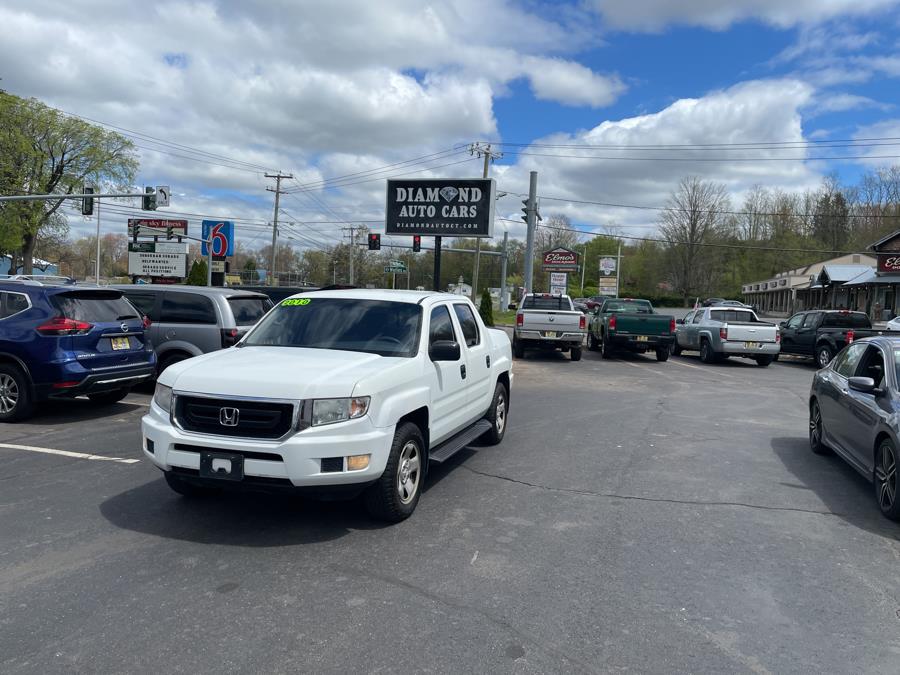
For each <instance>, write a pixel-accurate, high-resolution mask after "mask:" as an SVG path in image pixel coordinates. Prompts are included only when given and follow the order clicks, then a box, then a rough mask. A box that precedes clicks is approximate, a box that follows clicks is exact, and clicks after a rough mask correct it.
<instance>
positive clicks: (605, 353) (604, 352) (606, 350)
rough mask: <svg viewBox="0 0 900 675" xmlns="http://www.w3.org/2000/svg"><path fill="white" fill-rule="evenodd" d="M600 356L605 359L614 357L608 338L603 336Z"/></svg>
mask: <svg viewBox="0 0 900 675" xmlns="http://www.w3.org/2000/svg"><path fill="white" fill-rule="evenodd" d="M600 356H602V357H603V358H604V359H611V358H612V357H613V354H612V348H611V347H610V346H609V343H608V342H607V341H606V336H602V337H601V338H600Z"/></svg>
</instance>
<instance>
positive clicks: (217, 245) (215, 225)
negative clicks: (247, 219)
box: [201, 220, 234, 256]
mask: <svg viewBox="0 0 900 675" xmlns="http://www.w3.org/2000/svg"><path fill="white" fill-rule="evenodd" d="M210 235H212V247H213V250H212V254H213V255H214V256H230V255H234V223H233V222H231V221H230V220H204V221H203V230H202V234H201V237H202V238H203V244H202V246H201V249H202V250H201V255H209V254H208V253H207V250H206V242H207V241H209V238H210Z"/></svg>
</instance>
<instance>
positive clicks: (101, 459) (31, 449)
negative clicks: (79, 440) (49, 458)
mask: <svg viewBox="0 0 900 675" xmlns="http://www.w3.org/2000/svg"><path fill="white" fill-rule="evenodd" d="M0 448H5V449H6V450H25V451H26V452H41V453H44V454H46V455H61V456H62V457H73V458H74V459H93V460H96V461H98V462H118V463H119V464H137V463H138V462H140V461H141V460H139V459H128V458H125V457H105V456H104V455H91V454H88V453H86V452H72V451H71V450H54V449H53V448H39V447H37V446H34V445H16V444H14V443H0Z"/></svg>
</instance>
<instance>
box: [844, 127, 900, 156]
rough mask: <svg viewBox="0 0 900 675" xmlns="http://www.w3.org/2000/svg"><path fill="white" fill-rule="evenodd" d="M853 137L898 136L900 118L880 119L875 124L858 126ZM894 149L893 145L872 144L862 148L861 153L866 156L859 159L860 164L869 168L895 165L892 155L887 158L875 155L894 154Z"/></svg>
mask: <svg viewBox="0 0 900 675" xmlns="http://www.w3.org/2000/svg"><path fill="white" fill-rule="evenodd" d="M853 138H854V139H860V138H900V119H889V120H882V121H881V122H877V123H876V124H869V125H867V126H862V127H859V128H858V129H857V130H856V133H855V134H853ZM895 150H896V148H895V147H894V146H882V147H878V146H874V147H870V148H866V149H862V150H861V152H862V154H863V155H866V156H867V157H866V158H865V159H862V160H860V164H863V165H865V166H868V167H870V168H876V167H888V166H896V165H897V160H896V159H895V158H893V157H892V158H888V159H883V158H880V157H877V155H895V154H896V152H895Z"/></svg>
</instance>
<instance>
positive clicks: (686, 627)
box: [0, 351, 900, 673]
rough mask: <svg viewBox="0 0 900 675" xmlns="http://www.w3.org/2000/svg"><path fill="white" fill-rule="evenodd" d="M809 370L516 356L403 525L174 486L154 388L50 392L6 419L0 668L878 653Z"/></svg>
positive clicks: (576, 662) (520, 668)
mask: <svg viewBox="0 0 900 675" xmlns="http://www.w3.org/2000/svg"><path fill="white" fill-rule="evenodd" d="M812 374H813V369H812V367H811V366H810V365H808V364H806V363H803V362H785V361H782V362H779V363H776V364H773V365H772V366H770V367H769V368H759V367H757V366H756V365H755V364H753V363H752V362H749V361H747V362H744V361H741V360H739V359H731V360H730V361H729V362H726V363H723V364H720V365H715V366H705V365H703V364H701V363H700V362H699V360H698V359H697V358H696V357H695V356H692V355H688V356H685V357H673V358H672V359H670V360H669V361H668V362H667V363H657V362H656V361H655V359H653V358H651V357H644V356H624V357H622V358H620V359H617V360H613V361H602V360H601V359H600V357H599V356H598V355H597V354H594V353H591V352H587V351H586V352H585V354H584V358H583V360H582V361H581V362H579V363H572V362H570V361H569V360H568V359H567V358H566V357H564V356H562V355H559V354H547V355H535V356H529V358H527V359H526V360H524V361H517V362H516V365H515V383H514V387H513V392H512V406H511V412H510V418H509V423H510V427H509V430H508V433H507V436H506V439H505V440H504V442H503V444H502V445H500V446H497V447H493V448H480V449H478V448H475V449H471V450H467V451H464V452H463V453H460V455H457V457H456V458H454V460H452V461H451V462H449V463H448V464H447V465H444V466H442V467H439V468H438V469H436V470H435V471H434V472H433V473H432V476H431V479H430V481H429V484H428V486H427V491H426V492H425V494H424V495H423V498H422V501H421V502H420V504H419V507H418V510H417V511H416V513H415V514H414V515H413V517H412V518H411V519H409V520H407V521H405V522H403V523H401V524H399V525H395V526H382V525H380V524H377V523H374V522H372V521H371V520H369V518H368V517H367V516H366V514H365V512H364V510H363V509H362V508H361V507H360V506H359V505H358V504H356V503H353V502H350V503H320V502H313V501H306V500H302V499H296V498H286V497H267V496H253V495H238V496H222V497H216V498H212V499H209V500H206V501H190V500H185V499H183V498H180V497H178V496H177V495H175V494H174V493H173V492H171V491H170V490H169V489H168V488H167V487H166V485H165V483H164V481H163V480H162V477H161V475H160V473H159V472H158V471H157V470H156V469H155V468H153V467H152V466H150V465H149V463H148V462H146V461H144V460H143V459H142V458H141V455H140V453H139V450H138V449H139V446H140V433H139V424H138V422H139V419H140V417H141V415H142V414H143V413H144V412H145V410H146V408H147V405H148V402H149V397H150V396H149V393H148V392H144V393H141V392H138V393H133V394H131V395H130V396H129V397H128V398H127V399H126V400H125V401H124V402H122V403H119V404H116V405H113V406H110V407H108V408H97V407H95V406H93V405H92V404H90V403H89V402H87V401H86V400H85V401H74V402H60V403H53V404H50V405H47V406H46V407H45V408H44V409H43V411H42V412H41V413H40V414H38V415H37V416H36V417H35V418H34V419H32V420H30V421H29V422H26V423H23V424H18V425H6V426H2V427H0V458H2V460H3V461H2V464H0V486H2V488H0V513H2V515H3V517H2V520H0V533H2V535H0V538H2V542H3V546H2V547H0V608H2V610H0V627H2V629H0V671H2V672H5V673H12V672H29V673H32V672H39V673H54V672H173V673H178V672H190V673H197V672H212V671H216V672H239V671H240V672H342V673H346V672H413V671H416V672H420V671H424V672H441V673H443V672H515V673H545V672H565V673H568V672H611V671H622V670H631V671H637V672H655V673H672V672H693V673H723V672H752V673H766V672H772V673H787V672H840V673H846V672H896V671H897V669H898V667H900V666H898V664H900V526H897V525H895V524H892V523H890V522H888V521H887V520H885V519H884V518H882V517H881V515H880V514H879V513H878V510H877V507H876V505H875V503H874V499H873V496H872V487H871V486H870V485H869V484H868V483H867V482H866V481H865V480H864V479H862V478H861V477H860V476H858V475H857V474H856V473H854V472H853V470H852V469H850V468H849V467H848V466H846V465H845V464H843V463H842V462H841V461H839V460H838V459H836V458H834V457H825V458H822V457H817V456H814V455H813V454H812V453H811V452H810V451H809V449H808V446H807V439H806V434H807V408H806V406H807V403H806V395H807V392H808V390H809V385H810V381H811V377H812ZM47 450H50V451H63V452H64V453H65V452H68V453H79V454H78V455H74V456H73V455H66V454H59V453H52V452H51V453H48V452H47ZM109 458H113V460H112V461H111V460H110V459H109ZM131 460H140V461H131Z"/></svg>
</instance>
